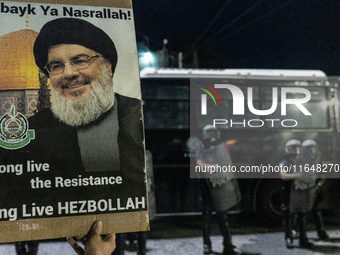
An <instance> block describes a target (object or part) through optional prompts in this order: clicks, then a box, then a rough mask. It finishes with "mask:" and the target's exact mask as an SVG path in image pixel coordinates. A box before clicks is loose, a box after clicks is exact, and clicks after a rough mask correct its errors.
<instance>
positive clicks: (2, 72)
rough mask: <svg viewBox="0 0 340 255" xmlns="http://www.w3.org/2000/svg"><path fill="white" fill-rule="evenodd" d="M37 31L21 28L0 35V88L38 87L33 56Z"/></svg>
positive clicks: (37, 75)
mask: <svg viewBox="0 0 340 255" xmlns="http://www.w3.org/2000/svg"><path fill="white" fill-rule="evenodd" d="M37 35H38V33H37V32H36V31H33V30H30V29H22V30H19V31H15V32H11V33H8V34H5V35H3V36H1V37H0V90H22V89H39V69H38V67H37V66H36V64H35V61H34V56H33V44H34V41H35V38H36V37H37Z"/></svg>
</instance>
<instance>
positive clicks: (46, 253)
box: [0, 230, 340, 255]
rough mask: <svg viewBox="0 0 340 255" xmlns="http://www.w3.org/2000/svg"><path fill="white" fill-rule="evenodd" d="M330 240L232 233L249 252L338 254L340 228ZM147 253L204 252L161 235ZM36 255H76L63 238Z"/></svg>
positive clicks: (196, 242)
mask: <svg viewBox="0 0 340 255" xmlns="http://www.w3.org/2000/svg"><path fill="white" fill-rule="evenodd" d="M328 233H329V235H330V237H331V238H330V240H329V241H327V242H325V241H320V240H318V239H317V238H316V234H315V232H314V231H309V232H308V237H309V238H310V239H311V240H312V241H313V242H314V244H315V246H314V248H313V249H309V250H306V249H302V248H299V247H298V240H295V245H296V247H295V248H294V249H290V250H288V249H287V248H286V247H285V245H284V242H283V233H282V232H274V233H261V234H256V233H255V234H244V235H233V243H234V245H235V246H237V247H238V248H239V249H240V250H242V251H244V252H247V253H249V254H256V253H259V254H262V255H280V254H285V255H287V254H289V255H290V254H292V255H310V254H314V255H318V254H320V255H322V254H340V230H331V231H328ZM212 245H213V250H214V252H215V253H214V254H219V253H221V251H222V250H223V246H222V238H221V236H218V235H214V236H212ZM147 249H148V250H147V254H148V255H182V254H183V255H200V254H203V250H202V238H201V237H199V236H197V237H182V238H162V239H149V240H148V241H147ZM0 254H1V255H12V254H13V255H15V254H16V253H15V248H14V244H4V245H0ZM125 254H126V255H130V254H136V252H135V251H127V252H125ZM38 255H75V253H74V252H73V250H72V248H71V247H70V246H69V245H68V244H67V243H66V241H62V240H57V241H55V240H54V241H51V242H48V241H43V242H42V243H40V244H39V249H38Z"/></svg>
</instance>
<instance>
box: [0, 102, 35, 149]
mask: <svg viewBox="0 0 340 255" xmlns="http://www.w3.org/2000/svg"><path fill="white" fill-rule="evenodd" d="M34 137H35V135H34V130H29V129H28V121H27V119H26V117H25V116H24V115H23V114H21V113H19V112H16V111H15V106H14V105H12V107H11V110H10V112H8V113H5V114H4V115H3V116H2V117H1V119H0V146H1V147H3V148H5V149H9V150H15V149H20V148H22V147H24V146H26V145H27V144H29V143H30V141H31V140H32V139H34Z"/></svg>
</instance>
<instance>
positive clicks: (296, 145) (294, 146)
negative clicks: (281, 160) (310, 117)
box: [285, 139, 301, 155]
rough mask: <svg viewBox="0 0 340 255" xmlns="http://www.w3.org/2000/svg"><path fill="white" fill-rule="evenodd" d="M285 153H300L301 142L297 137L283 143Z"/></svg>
mask: <svg viewBox="0 0 340 255" xmlns="http://www.w3.org/2000/svg"><path fill="white" fill-rule="evenodd" d="M285 153H286V155H289V154H290V155H299V154H300V153H301V142H300V141H299V140H297V139H292V140H289V141H288V142H287V143H286V145H285Z"/></svg>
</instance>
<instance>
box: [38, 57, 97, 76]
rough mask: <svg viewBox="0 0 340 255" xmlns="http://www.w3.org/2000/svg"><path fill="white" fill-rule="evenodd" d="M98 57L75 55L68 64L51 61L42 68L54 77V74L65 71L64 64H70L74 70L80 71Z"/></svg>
mask: <svg viewBox="0 0 340 255" xmlns="http://www.w3.org/2000/svg"><path fill="white" fill-rule="evenodd" d="M97 57H100V55H98V54H97V55H95V56H92V57H90V56H87V55H77V56H75V57H73V58H71V59H70V61H69V62H64V61H60V60H59V61H55V60H53V61H51V62H49V63H47V65H46V66H45V67H44V68H45V69H46V70H47V72H48V73H49V74H51V75H56V74H61V73H63V72H64V70H65V64H66V63H70V64H71V66H72V67H73V68H74V69H76V70H82V69H85V68H87V67H89V65H90V64H91V59H93V58H97Z"/></svg>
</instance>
